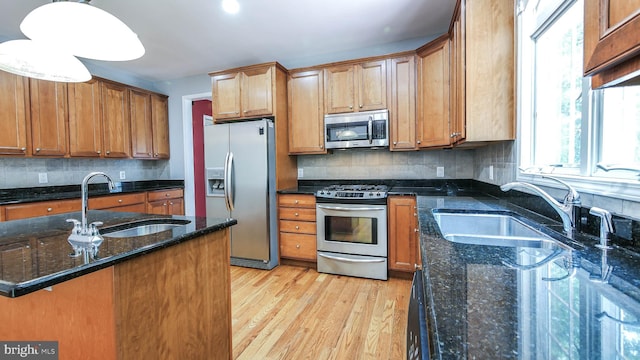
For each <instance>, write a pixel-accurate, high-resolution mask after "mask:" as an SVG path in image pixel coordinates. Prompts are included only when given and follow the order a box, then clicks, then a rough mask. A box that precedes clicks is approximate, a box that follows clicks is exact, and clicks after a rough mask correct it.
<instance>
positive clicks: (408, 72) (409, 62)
mask: <svg viewBox="0 0 640 360" xmlns="http://www.w3.org/2000/svg"><path fill="white" fill-rule="evenodd" d="M389 67H390V68H391V71H390V73H391V76H390V88H391V106H390V107H389V132H390V134H389V135H390V141H389V150H392V151H394V150H396V151H397V150H415V149H416V61H415V57H414V56H403V57H398V58H393V59H390V60H389Z"/></svg>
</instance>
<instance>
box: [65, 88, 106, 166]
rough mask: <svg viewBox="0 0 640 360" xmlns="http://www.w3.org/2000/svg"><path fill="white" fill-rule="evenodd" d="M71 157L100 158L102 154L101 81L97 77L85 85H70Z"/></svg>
mask: <svg viewBox="0 0 640 360" xmlns="http://www.w3.org/2000/svg"><path fill="white" fill-rule="evenodd" d="M67 91H68V94H69V95H68V100H69V155H70V156H71V157H100V154H101V153H102V120H101V109H100V105H101V102H100V101H101V98H100V81H99V80H98V79H96V78H95V77H94V78H93V79H91V80H89V81H87V82H84V83H70V84H69V85H68V87H67Z"/></svg>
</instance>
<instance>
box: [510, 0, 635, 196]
mask: <svg viewBox="0 0 640 360" xmlns="http://www.w3.org/2000/svg"><path fill="white" fill-rule="evenodd" d="M519 3H520V4H519V5H520V8H519V11H520V13H519V15H518V31H519V34H520V43H519V49H518V64H519V72H518V84H519V86H518V91H519V96H520V98H519V104H518V105H519V106H518V109H519V114H518V115H519V125H520V126H519V129H520V130H519V131H520V134H519V144H520V146H519V151H520V157H519V165H520V169H522V170H521V172H520V174H519V176H518V177H519V178H529V179H530V180H531V181H534V182H536V181H537V178H536V177H532V176H531V175H530V174H531V173H553V174H555V175H556V176H559V177H563V179H564V180H566V181H568V182H570V183H572V184H573V185H574V186H576V187H578V188H579V189H582V190H585V189H586V190H589V191H591V192H593V193H598V192H599V191H600V190H602V191H603V192H607V193H609V194H610V193H612V191H611V190H615V191H613V192H614V193H616V194H617V195H620V197H621V198H624V197H625V196H629V197H633V198H637V196H640V181H638V180H639V179H640V177H639V176H638V175H639V174H640V171H639V170H636V169H640V86H628V87H619V88H608V89H604V90H591V88H590V79H589V78H583V76H582V72H583V64H582V62H583V24H584V19H583V16H584V15H583V8H584V2H583V0H528V1H527V0H520V2H519ZM538 178H539V177H538ZM612 186H613V187H615V186H619V187H620V192H618V191H617V190H618V189H612ZM605 188H606V189H605Z"/></svg>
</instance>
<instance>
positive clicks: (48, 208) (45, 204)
mask: <svg viewBox="0 0 640 360" xmlns="http://www.w3.org/2000/svg"><path fill="white" fill-rule="evenodd" d="M81 207H82V204H81V201H80V199H68V200H52V201H38V202H32V203H23V204H11V205H3V206H1V207H0V211H2V214H0V219H2V221H10V220H20V219H26V218H32V217H37V216H48V215H56V214H64V213H69V212H74V211H80V210H81Z"/></svg>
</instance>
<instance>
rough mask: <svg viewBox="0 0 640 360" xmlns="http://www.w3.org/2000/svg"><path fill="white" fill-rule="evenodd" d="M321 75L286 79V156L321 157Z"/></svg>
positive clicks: (318, 72) (313, 73)
mask: <svg viewBox="0 0 640 360" xmlns="http://www.w3.org/2000/svg"><path fill="white" fill-rule="evenodd" d="M322 75H323V71H322V70H312V71H305V72H300V73H292V74H290V75H289V84H288V93H289V99H288V100H289V102H288V105H289V106H288V107H289V153H290V154H325V153H326V152H327V150H326V149H325V148H324V112H323V109H324V108H323V101H322V98H323V77H322Z"/></svg>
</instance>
